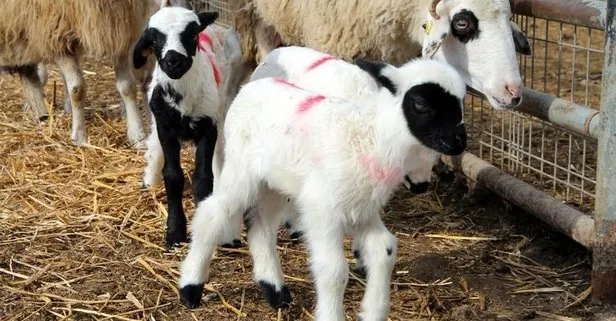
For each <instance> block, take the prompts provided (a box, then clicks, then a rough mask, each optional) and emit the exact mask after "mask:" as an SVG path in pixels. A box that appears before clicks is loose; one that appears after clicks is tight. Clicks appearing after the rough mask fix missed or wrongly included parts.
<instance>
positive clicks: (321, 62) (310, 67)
mask: <svg viewBox="0 0 616 321" xmlns="http://www.w3.org/2000/svg"><path fill="white" fill-rule="evenodd" d="M333 59H336V57H333V56H325V57H321V58H319V60H317V61H315V62H313V63H312V64H310V66H308V68H306V72H308V71H310V70H312V69H315V68H317V67H318V66H320V65H322V64H324V63H325V62H327V61H329V60H333Z"/></svg>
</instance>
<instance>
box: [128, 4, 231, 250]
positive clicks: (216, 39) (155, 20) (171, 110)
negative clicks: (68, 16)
mask: <svg viewBox="0 0 616 321" xmlns="http://www.w3.org/2000/svg"><path fill="white" fill-rule="evenodd" d="M217 17H218V13H216V12H202V13H198V14H197V13H195V12H193V11H192V10H188V9H185V8H180V7H163V8H161V9H160V10H159V11H158V12H156V13H154V14H153V15H152V17H151V18H150V20H149V22H148V25H147V28H146V29H145V30H144V31H143V33H142V36H141V38H140V39H139V40H138V41H137V43H136V44H135V50H134V55H133V64H134V67H135V68H136V69H140V68H142V67H143V65H144V64H145V63H146V59H147V57H149V56H150V55H152V54H153V55H154V56H155V57H156V60H157V64H156V66H155V68H154V72H153V74H152V82H151V83H150V88H149V91H148V98H149V102H150V105H149V107H150V110H151V113H152V116H153V122H152V132H151V134H150V137H149V138H148V142H147V144H148V151H147V153H146V154H147V155H146V158H147V159H148V165H147V167H146V170H145V174H144V187H150V186H155V185H156V184H157V181H158V180H159V178H160V173H161V172H162V176H163V180H164V183H165V190H166V192H167V201H168V217H167V233H166V244H167V246H169V247H172V246H174V245H177V244H179V243H181V242H186V240H187V238H186V234H187V233H186V217H185V215H184V209H183V207H182V190H183V187H184V175H183V172H182V168H181V165H180V148H181V145H180V144H181V141H190V142H192V143H194V145H195V146H196V150H195V169H194V171H193V176H192V190H193V198H194V200H195V202H198V201H200V200H202V199H203V198H205V197H206V196H207V195H209V194H210V193H211V191H212V185H213V180H214V174H215V173H217V172H219V171H220V169H219V167H220V166H221V164H222V158H221V156H222V155H221V154H222V153H216V152H215V150H216V149H217V145H219V147H218V149H221V147H220V145H221V143H219V144H217V138H218V136H219V135H218V126H220V125H222V121H223V119H224V106H225V103H226V100H225V90H226V88H225V86H224V84H225V83H226V82H228V81H229V80H228V79H232V78H230V77H227V75H226V74H225V72H227V71H228V68H227V66H228V64H227V61H226V57H225V55H224V50H223V45H222V44H221V41H220V38H221V37H223V31H221V30H220V29H217V28H216V27H215V26H211V27H209V28H208V26H209V25H211V24H212V23H213V22H214V21H215V20H216V19H217ZM219 28H220V27H219ZM229 32H230V33H229V35H228V36H227V38H230V39H233V36H234V35H235V33H234V32H233V31H232V30H231V31H229ZM236 41H237V42H238V44H237V46H238V47H239V40H236ZM238 56H239V54H238ZM237 59H238V60H239V58H237ZM223 67H224V68H223ZM240 224H241V220H238V221H237V223H236V226H239V225H240ZM232 242H233V243H231V244H227V246H231V247H237V246H239V244H241V243H240V241H239V239H237V240H233V241H232Z"/></svg>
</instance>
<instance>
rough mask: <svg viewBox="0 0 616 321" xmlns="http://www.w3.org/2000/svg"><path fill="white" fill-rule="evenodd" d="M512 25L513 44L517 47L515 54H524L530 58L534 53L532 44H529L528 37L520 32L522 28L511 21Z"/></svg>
mask: <svg viewBox="0 0 616 321" xmlns="http://www.w3.org/2000/svg"><path fill="white" fill-rule="evenodd" d="M509 24H510V25H511V35H512V36H513V44H514V45H515V52H517V53H520V54H523V55H525V56H530V55H531V53H532V51H531V49H530V44H529V43H528V38H526V35H525V34H524V33H523V32H522V30H520V27H518V25H517V24H516V23H515V22H513V21H509Z"/></svg>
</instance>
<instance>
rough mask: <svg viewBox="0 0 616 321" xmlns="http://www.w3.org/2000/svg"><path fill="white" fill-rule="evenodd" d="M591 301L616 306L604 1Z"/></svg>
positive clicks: (611, 67)
mask: <svg viewBox="0 0 616 321" xmlns="http://www.w3.org/2000/svg"><path fill="white" fill-rule="evenodd" d="M606 4H607V10H606V21H605V58H604V59H605V60H604V66H603V84H602V89H601V117H602V119H601V127H600V128H601V130H600V132H599V145H598V152H599V156H598V159H597V198H596V203H595V212H596V214H595V224H596V226H595V244H594V250H593V267H592V299H593V301H594V302H597V303H616V20H615V19H614V15H615V13H616V0H607V3H606Z"/></svg>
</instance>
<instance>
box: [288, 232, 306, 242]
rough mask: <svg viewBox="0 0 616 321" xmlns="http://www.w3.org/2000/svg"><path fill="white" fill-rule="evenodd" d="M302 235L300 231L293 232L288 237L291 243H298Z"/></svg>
mask: <svg viewBox="0 0 616 321" xmlns="http://www.w3.org/2000/svg"><path fill="white" fill-rule="evenodd" d="M303 235H304V233H303V232H302V231H295V232H293V233H291V235H289V237H290V238H291V240H292V241H299V240H300V239H301V238H302V236H303Z"/></svg>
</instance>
